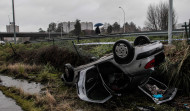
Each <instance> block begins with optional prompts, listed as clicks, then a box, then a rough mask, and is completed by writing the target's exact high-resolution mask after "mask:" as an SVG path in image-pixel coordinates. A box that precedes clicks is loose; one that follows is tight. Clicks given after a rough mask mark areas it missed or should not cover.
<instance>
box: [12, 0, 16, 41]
mask: <svg viewBox="0 0 190 111" xmlns="http://www.w3.org/2000/svg"><path fill="white" fill-rule="evenodd" d="M12 9H13V27H14V43H15V44H16V29H15V9H14V0H12Z"/></svg>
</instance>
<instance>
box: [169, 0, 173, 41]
mask: <svg viewBox="0 0 190 111" xmlns="http://www.w3.org/2000/svg"><path fill="white" fill-rule="evenodd" d="M168 13H169V17H168V43H169V44H171V43H172V25H173V20H172V17H173V0H169V12H168Z"/></svg>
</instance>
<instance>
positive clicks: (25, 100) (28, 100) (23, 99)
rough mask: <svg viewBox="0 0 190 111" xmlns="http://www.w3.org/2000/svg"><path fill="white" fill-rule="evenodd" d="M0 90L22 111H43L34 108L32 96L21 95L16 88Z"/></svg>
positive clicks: (0, 87)
mask: <svg viewBox="0 0 190 111" xmlns="http://www.w3.org/2000/svg"><path fill="white" fill-rule="evenodd" d="M0 90H1V91H2V92H3V94H4V95H6V96H7V97H11V98H13V99H14V100H15V101H16V103H17V104H18V105H19V106H21V107H22V109H23V110H24V111H43V109H42V108H40V107H36V106H35V101H34V100H33V97H32V96H29V95H24V94H21V93H20V91H19V90H18V89H16V88H7V87H4V86H0Z"/></svg>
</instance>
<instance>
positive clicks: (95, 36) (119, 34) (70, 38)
mask: <svg viewBox="0 0 190 111" xmlns="http://www.w3.org/2000/svg"><path fill="white" fill-rule="evenodd" d="M182 33H184V29H178V30H174V31H173V35H180V34H182ZM8 34H10V35H9V36H11V35H12V37H13V33H8ZM19 34H20V35H19ZM27 34H33V36H32V37H49V33H48V32H46V33H33V32H31V33H30V32H23V33H17V36H20V37H24V36H27ZM53 34H54V36H53V37H52V35H53ZM60 34H61V33H51V38H50V39H41V40H40V39H38V40H34V41H30V42H48V41H64V40H84V39H101V38H111V37H137V36H140V35H145V36H168V31H156V32H153V31H149V32H133V33H118V34H108V35H86V36H69V35H68V34H66V33H64V34H63V35H65V36H64V37H62V38H60ZM2 35H6V33H4V32H0V37H1V36H2ZM56 36H59V38H57V37H56ZM4 37H6V36H4ZM27 37H28V36H27Z"/></svg>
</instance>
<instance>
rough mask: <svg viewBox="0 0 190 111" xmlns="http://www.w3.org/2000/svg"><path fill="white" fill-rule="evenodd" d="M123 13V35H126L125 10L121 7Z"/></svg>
mask: <svg viewBox="0 0 190 111" xmlns="http://www.w3.org/2000/svg"><path fill="white" fill-rule="evenodd" d="M119 8H120V9H121V10H122V11H123V14H124V26H123V28H124V29H123V33H125V11H124V10H123V8H122V7H121V6H120V7H119Z"/></svg>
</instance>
